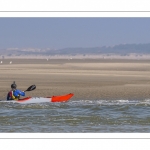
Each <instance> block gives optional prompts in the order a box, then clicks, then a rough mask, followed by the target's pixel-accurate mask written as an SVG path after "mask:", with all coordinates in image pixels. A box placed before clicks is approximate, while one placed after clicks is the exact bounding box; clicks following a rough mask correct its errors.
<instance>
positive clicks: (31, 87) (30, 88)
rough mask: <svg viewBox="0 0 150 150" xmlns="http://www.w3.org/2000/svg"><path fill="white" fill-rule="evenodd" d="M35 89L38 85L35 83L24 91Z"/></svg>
mask: <svg viewBox="0 0 150 150" xmlns="http://www.w3.org/2000/svg"><path fill="white" fill-rule="evenodd" d="M34 89H36V86H35V85H31V86H30V87H28V88H27V89H26V90H25V91H24V92H26V91H33V90H34Z"/></svg>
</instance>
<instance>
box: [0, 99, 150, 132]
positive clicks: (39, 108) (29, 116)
mask: <svg viewBox="0 0 150 150" xmlns="http://www.w3.org/2000/svg"><path fill="white" fill-rule="evenodd" d="M0 132H1V133H2V132H4V133H10V132H16V133H17V132H19V133H36V132H38V133H74V132H75V133H126V132H127V133H142V132H144V133H145V132H147V133H149V132H150V99H147V100H141V101H140V100H130V101H129V100H70V101H69V102H65V103H41V104H15V103H11V102H0Z"/></svg>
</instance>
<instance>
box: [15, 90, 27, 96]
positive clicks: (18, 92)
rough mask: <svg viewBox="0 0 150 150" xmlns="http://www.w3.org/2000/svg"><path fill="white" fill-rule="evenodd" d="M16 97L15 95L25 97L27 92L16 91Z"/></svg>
mask: <svg viewBox="0 0 150 150" xmlns="http://www.w3.org/2000/svg"><path fill="white" fill-rule="evenodd" d="M14 95H15V96H18V95H21V96H25V92H23V91H21V90H16V91H15V92H14Z"/></svg>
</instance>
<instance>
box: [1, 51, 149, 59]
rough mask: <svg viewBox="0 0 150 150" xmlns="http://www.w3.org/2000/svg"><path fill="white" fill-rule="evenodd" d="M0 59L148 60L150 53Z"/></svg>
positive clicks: (34, 56) (29, 56) (23, 56)
mask: <svg viewBox="0 0 150 150" xmlns="http://www.w3.org/2000/svg"><path fill="white" fill-rule="evenodd" d="M1 59H130V60H132V59H133V60H148V59H150V54H137V53H131V54H128V55H119V54H118V55H117V54H101V55H92V54H91V55H80V54H79V55H78V54H77V55H48V56H45V55H20V56H17V55H14V56H7V55H1V58H0V60H1Z"/></svg>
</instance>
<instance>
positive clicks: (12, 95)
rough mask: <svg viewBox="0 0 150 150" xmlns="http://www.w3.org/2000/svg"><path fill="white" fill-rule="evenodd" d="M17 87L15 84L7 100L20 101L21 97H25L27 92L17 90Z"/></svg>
mask: <svg viewBox="0 0 150 150" xmlns="http://www.w3.org/2000/svg"><path fill="white" fill-rule="evenodd" d="M16 88H17V85H16V84H15V81H14V83H13V84H12V85H11V91H9V92H8V94H7V100H19V98H20V96H25V92H24V91H21V90H18V89H16Z"/></svg>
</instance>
